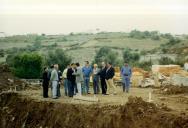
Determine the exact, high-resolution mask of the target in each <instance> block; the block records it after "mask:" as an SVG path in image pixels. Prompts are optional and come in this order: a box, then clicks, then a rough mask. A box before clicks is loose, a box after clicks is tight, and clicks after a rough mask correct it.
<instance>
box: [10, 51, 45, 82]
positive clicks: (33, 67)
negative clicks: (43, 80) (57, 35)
mask: <svg viewBox="0 0 188 128" xmlns="http://www.w3.org/2000/svg"><path fill="white" fill-rule="evenodd" d="M42 66H43V59H42V57H41V56H40V55H39V54H37V53H21V54H18V55H16V56H15V57H14V59H13V73H14V74H15V75H16V76H17V77H20V78H27V79H31V78H40V76H41V71H42Z"/></svg>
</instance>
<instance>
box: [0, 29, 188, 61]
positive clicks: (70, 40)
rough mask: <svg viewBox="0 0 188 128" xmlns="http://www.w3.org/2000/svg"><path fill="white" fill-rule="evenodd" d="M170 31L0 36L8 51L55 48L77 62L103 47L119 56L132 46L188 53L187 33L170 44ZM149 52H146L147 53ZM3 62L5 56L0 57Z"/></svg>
mask: <svg viewBox="0 0 188 128" xmlns="http://www.w3.org/2000/svg"><path fill="white" fill-rule="evenodd" d="M172 37H173V36H172V35H170V34H160V33H159V32H157V31H152V32H149V31H144V32H141V31H137V30H133V31H131V32H130V33H125V32H100V33H95V34H92V33H70V34H69V35H45V34H42V35H37V34H28V35H16V36H10V37H0V45H1V47H0V49H3V50H5V52H7V54H10V53H11V51H12V53H13V51H14V50H19V48H22V50H23V51H24V49H25V50H27V49H30V50H31V51H37V52H40V53H43V54H45V53H46V52H47V51H49V50H54V49H56V48H62V49H64V50H65V51H66V52H67V54H69V55H70V56H72V57H73V60H74V61H79V62H80V61H84V60H89V61H92V60H93V58H94V56H95V53H96V51H97V50H98V49H99V48H101V47H110V48H112V49H113V50H114V51H116V52H118V53H119V55H118V56H117V57H122V50H124V49H125V48H130V49H131V50H132V51H134V52H141V51H148V52H149V51H152V50H153V51H154V53H155V52H164V51H166V53H179V52H182V51H183V52H184V51H185V53H188V39H187V38H186V37H184V36H180V37H178V38H182V39H181V41H180V43H177V44H168V43H169V40H170V38H172ZM177 48H178V49H179V51H178V50H177ZM146 53H147V52H146ZM0 60H1V61H2V59H0Z"/></svg>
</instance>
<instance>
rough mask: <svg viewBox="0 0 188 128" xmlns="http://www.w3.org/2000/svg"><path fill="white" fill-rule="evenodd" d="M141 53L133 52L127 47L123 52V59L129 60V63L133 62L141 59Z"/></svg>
mask: <svg viewBox="0 0 188 128" xmlns="http://www.w3.org/2000/svg"><path fill="white" fill-rule="evenodd" d="M139 59H140V54H138V53H131V52H130V50H129V49H125V50H124V52H123V60H124V61H127V62H128V63H133V62H136V61H139Z"/></svg>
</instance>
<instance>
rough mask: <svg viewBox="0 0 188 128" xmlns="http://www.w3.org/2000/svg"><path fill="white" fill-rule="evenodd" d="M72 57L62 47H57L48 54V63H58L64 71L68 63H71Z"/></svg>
mask: <svg viewBox="0 0 188 128" xmlns="http://www.w3.org/2000/svg"><path fill="white" fill-rule="evenodd" d="M71 61H72V58H71V57H69V56H68V55H67V54H66V53H65V52H64V51H63V50H62V49H56V50H55V51H49V52H48V54H47V56H46V64H47V65H51V64H58V65H59V68H60V70H61V71H63V70H64V69H65V68H66V67H67V65H68V64H70V63H71Z"/></svg>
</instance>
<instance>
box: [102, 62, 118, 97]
mask: <svg viewBox="0 0 188 128" xmlns="http://www.w3.org/2000/svg"><path fill="white" fill-rule="evenodd" d="M114 75H115V70H114V68H113V67H112V63H110V62H108V63H107V70H106V76H105V81H106V84H107V87H108V89H107V93H106V94H109V93H110V91H111V88H113V92H112V93H113V94H114V95H116V94H117V91H116V90H117V89H116V86H115V85H114V81H113V77H114Z"/></svg>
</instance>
